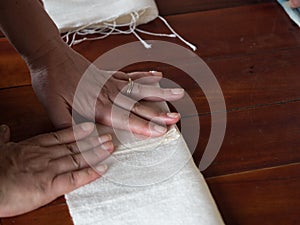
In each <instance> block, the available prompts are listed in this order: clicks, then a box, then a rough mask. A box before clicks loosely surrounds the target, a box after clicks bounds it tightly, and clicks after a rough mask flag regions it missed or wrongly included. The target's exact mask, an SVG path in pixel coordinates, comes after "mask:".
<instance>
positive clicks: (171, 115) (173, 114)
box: [167, 113, 179, 118]
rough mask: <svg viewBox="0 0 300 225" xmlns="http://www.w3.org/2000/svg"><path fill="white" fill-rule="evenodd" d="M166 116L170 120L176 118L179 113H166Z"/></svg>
mask: <svg viewBox="0 0 300 225" xmlns="http://www.w3.org/2000/svg"><path fill="white" fill-rule="evenodd" d="M167 116H168V117H170V118H178V117H179V113H167Z"/></svg>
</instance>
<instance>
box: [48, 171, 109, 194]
mask: <svg viewBox="0 0 300 225" xmlns="http://www.w3.org/2000/svg"><path fill="white" fill-rule="evenodd" d="M106 170H107V166H106V165H98V166H97V167H96V170H95V169H93V168H91V167H88V168H84V169H81V170H78V171H71V172H68V173H64V174H60V175H58V176H55V177H54V179H53V180H52V186H51V188H52V193H53V195H54V197H57V196H61V195H64V194H67V193H69V192H71V191H73V190H75V189H77V188H79V187H81V186H83V185H86V184H88V183H91V182H92V181H94V180H96V179H98V178H100V177H101V176H102V175H103V174H104V173H105V172H106Z"/></svg>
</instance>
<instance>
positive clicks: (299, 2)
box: [289, 0, 300, 8]
mask: <svg viewBox="0 0 300 225" xmlns="http://www.w3.org/2000/svg"><path fill="white" fill-rule="evenodd" d="M289 2H290V6H291V7H292V8H299V7H300V0H290V1H289Z"/></svg>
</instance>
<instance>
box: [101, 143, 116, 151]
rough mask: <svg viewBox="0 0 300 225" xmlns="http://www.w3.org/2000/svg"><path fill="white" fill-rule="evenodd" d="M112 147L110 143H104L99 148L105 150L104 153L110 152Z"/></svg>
mask: <svg viewBox="0 0 300 225" xmlns="http://www.w3.org/2000/svg"><path fill="white" fill-rule="evenodd" d="M113 147H114V145H113V143H112V142H106V143H104V144H102V145H101V148H102V149H104V150H106V151H109V150H111V149H112V148H113Z"/></svg>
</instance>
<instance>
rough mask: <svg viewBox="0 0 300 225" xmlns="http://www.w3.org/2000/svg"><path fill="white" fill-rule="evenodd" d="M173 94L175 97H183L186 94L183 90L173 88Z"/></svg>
mask: <svg viewBox="0 0 300 225" xmlns="http://www.w3.org/2000/svg"><path fill="white" fill-rule="evenodd" d="M171 92H172V94H174V95H181V94H183V93H184V90H183V89H182V88H173V89H171Z"/></svg>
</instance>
